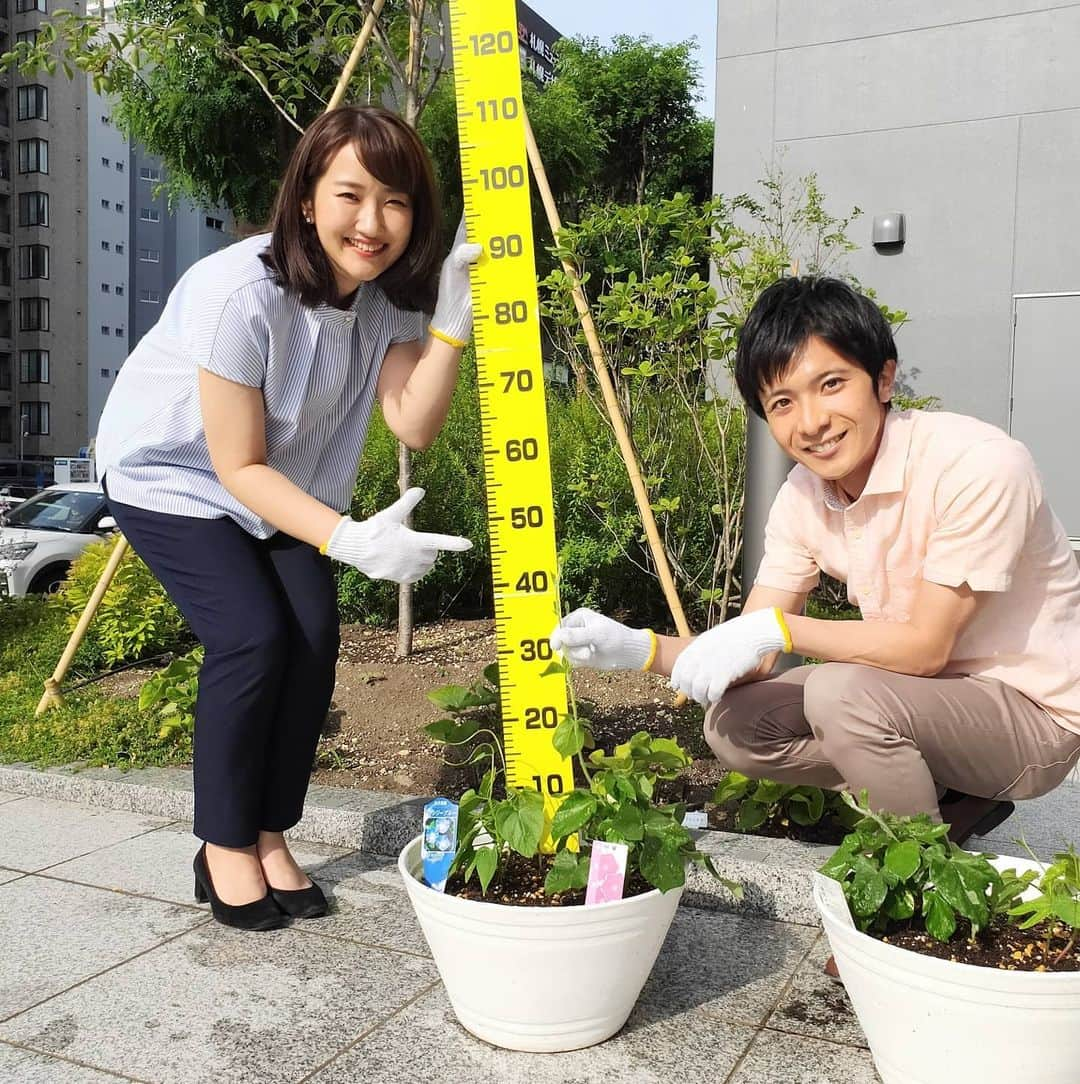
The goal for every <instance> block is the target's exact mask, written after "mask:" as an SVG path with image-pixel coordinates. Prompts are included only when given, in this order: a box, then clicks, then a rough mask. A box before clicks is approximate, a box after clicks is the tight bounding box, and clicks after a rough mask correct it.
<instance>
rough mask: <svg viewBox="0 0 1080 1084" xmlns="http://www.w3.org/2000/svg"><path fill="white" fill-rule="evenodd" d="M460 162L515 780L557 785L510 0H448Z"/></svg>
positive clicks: (560, 767) (561, 704)
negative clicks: (471, 250) (474, 245)
mask: <svg viewBox="0 0 1080 1084" xmlns="http://www.w3.org/2000/svg"><path fill="white" fill-rule="evenodd" d="M450 25H451V32H452V36H453V50H454V83H455V89H456V95H457V112H458V136H459V139H460V143H461V175H462V184H463V190H464V195H465V221H466V228H467V232H468V237H469V240H470V241H475V242H479V243H480V244H481V245H483V247H484V254H483V256H482V257H481V258H480V260H479V261H478V262H477V263H476V264H475V265H474V266H473V269H472V294H473V311H474V313H475V323H474V336H475V340H476V361H477V376H478V384H479V390H480V417H481V428H482V431H483V438H484V471H485V478H486V483H487V503H488V522H489V528H490V532H491V565H492V574H493V580H494V588H495V629H496V641H497V644H498V657H499V683H500V694H501V702H502V703H501V707H502V723H503V740H504V744H505V750H506V762H507V781H508V782H509V783H510V784H511V785H512V786H516V787H535V788H536V789H537V790H539V791H540V792H541V793H542V794H544V795H545V797H546V798H547V799H548V808H549V810H550V809H551V808H552V807H553V805H554V802H555V801H556V800H557V798H558V795H560V794H562V793H564V792H567V791H569V790H570V789H571V788H572V786H573V782H572V775H571V768H570V763H569V761H566V760H563V758H562V757H560V756H559V754H558V753H556V752H555V749H554V747H553V746H552V744H551V735H552V732H553V731H554V729H555V727H556V726H557V725H558V722H559V720H560V718H561V717H562V716H563V715H564V714H565V712H566V700H567V697H566V682H565V680H564V679H563V677H562V675H551V676H549V677H541V676H540V675H541V674H542V673H543V671H544V670H545V669H546V668H547V666H548V664H549V662H550V661H551V658H552V652H551V645H550V644H549V643H548V634H549V633H550V632H551V630H552V628H553V627H554V626H555V623H556V621H558V618H559V606H558V594H557V590H556V576H555V573H556V556H555V527H554V522H553V515H552V499H551V461H550V455H549V446H548V432H547V412H546V408H545V404H544V380H543V368H542V362H541V357H540V321H539V316H538V306H537V294H536V264H535V259H534V254H533V236H532V217H531V213H532V212H531V207H530V201H529V178H528V168H527V156H526V151H525V124H524V109H523V108H522V104H521V69H520V61H519V57H518V41H517V14H516V10H515V6H514V2H513V0H451V3H450Z"/></svg>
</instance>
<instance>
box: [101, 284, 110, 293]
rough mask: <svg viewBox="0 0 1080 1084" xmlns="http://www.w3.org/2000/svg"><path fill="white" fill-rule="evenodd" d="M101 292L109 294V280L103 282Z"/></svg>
mask: <svg viewBox="0 0 1080 1084" xmlns="http://www.w3.org/2000/svg"><path fill="white" fill-rule="evenodd" d="M101 292H102V293H103V294H107V293H108V292H109V284H108V283H107V282H103V283H102V284H101Z"/></svg>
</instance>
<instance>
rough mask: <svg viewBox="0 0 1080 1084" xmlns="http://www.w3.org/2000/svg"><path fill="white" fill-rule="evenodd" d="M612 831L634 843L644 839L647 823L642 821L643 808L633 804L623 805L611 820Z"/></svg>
mask: <svg viewBox="0 0 1080 1084" xmlns="http://www.w3.org/2000/svg"><path fill="white" fill-rule="evenodd" d="M611 831H614V832H617V833H618V834H619V836H620V837H621V838H622V839H624V840H628V841H630V842H632V843H634V842H637V841H638V840H640V839H643V838H644V836H645V824H644V822H643V821H642V817H641V810H640V809H637V808H636V807H634V806H632V805H624V806H622V807H621V808H620V809H619V810H618V812H616V814H615V816H614V817H613V818H612V821H611Z"/></svg>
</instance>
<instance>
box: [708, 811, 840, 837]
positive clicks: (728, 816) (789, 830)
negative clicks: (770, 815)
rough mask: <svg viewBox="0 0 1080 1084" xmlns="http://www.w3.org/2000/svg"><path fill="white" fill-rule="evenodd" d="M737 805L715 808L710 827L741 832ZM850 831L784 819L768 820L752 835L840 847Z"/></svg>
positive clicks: (827, 823) (832, 823)
mask: <svg viewBox="0 0 1080 1084" xmlns="http://www.w3.org/2000/svg"><path fill="white" fill-rule="evenodd" d="M737 808H738V807H737V805H736V804H735V803H734V802H733V803H731V804H730V805H723V806H714V807H713V808H711V809H710V810H709V811H708V813H709V827H710V828H715V829H718V830H719V831H721V832H740V831H742V829H741V828H738V827H736V822H735V815H736V812H737ZM848 831H849V830H848V829H847V828H845V827H844V826H843V825H842V824H838V823H837V822H836V821H833V820H831V819H830V820H827V821H824V820H823V821H820V822H819V823H817V824H808V825H803V824H796V823H795V822H794V821H790V820H788V819H787V818H786V817H782V818H779V819H775V820H768V821H766V822H765V823H764V824H763V825H761V826H760V827H759V828H755V829H754V831H753V832H751V833H749V834H750V835H755V836H769V837H770V838H772V839H801V840H802V841H803V842H804V843H828V844H831V845H832V846H834V847H835V846H838V845H839V843H840V841H841V840H842V839H843V838H844V836H846V835H847V834H848Z"/></svg>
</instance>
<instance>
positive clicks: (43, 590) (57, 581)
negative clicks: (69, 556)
mask: <svg viewBox="0 0 1080 1084" xmlns="http://www.w3.org/2000/svg"><path fill="white" fill-rule="evenodd" d="M70 567H71V566H70V565H49V567H48V568H43V569H42V570H41V571H40V572H39V573H38V574H37V575H36V576H35V577H34V578H33V579H32V580H31V581H30V586H29V587H28V588H27V590H28V591H29V592H30V594H32V595H54V594H56V592H57V591H59V590H60V588H61V587H62V586H63V585H64V578H65V577H66V576H67V573H68V569H69V568H70Z"/></svg>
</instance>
